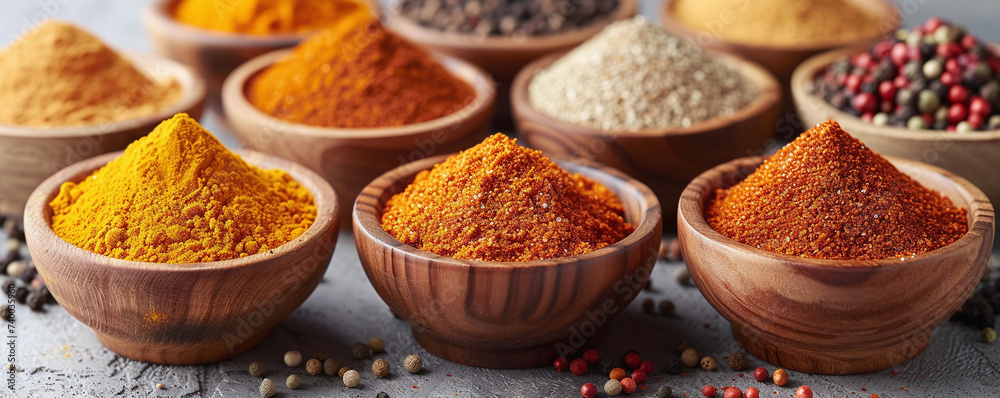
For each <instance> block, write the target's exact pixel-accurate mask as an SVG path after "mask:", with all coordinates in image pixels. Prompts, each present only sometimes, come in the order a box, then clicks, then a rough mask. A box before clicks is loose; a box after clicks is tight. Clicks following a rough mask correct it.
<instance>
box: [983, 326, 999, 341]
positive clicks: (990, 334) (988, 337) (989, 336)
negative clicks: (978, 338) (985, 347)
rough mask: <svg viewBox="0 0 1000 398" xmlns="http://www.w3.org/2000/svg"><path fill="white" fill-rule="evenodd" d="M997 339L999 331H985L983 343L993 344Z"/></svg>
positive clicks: (987, 329)
mask: <svg viewBox="0 0 1000 398" xmlns="http://www.w3.org/2000/svg"><path fill="white" fill-rule="evenodd" d="M996 339H997V331H996V330H994V329H993V328H986V329H983V341H984V342H986V343H987V344H992V343H993V342H994V341H996Z"/></svg>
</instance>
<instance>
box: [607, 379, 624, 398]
mask: <svg viewBox="0 0 1000 398" xmlns="http://www.w3.org/2000/svg"><path fill="white" fill-rule="evenodd" d="M604 392H605V393H606V394H608V395H610V396H612V397H614V396H616V395H618V394H621V393H622V383H621V382H619V381H618V380H615V379H611V380H608V381H607V382H606V383H604Z"/></svg>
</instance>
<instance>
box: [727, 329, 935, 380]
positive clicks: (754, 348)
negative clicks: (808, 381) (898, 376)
mask: <svg viewBox="0 0 1000 398" xmlns="http://www.w3.org/2000/svg"><path fill="white" fill-rule="evenodd" d="M731 329H732V331H733V338H734V339H736V342H737V343H739V344H740V346H742V347H743V348H744V349H746V350H747V352H748V353H750V354H751V355H753V356H755V357H757V358H760V359H762V360H764V361H767V362H769V363H771V364H772V365H775V366H780V367H783V368H786V369H789V370H794V371H799V372H806V373H817V374H828V375H849V374H859V373H870V372H877V371H880V370H885V369H889V368H891V367H893V366H896V365H898V364H900V363H903V362H906V361H908V360H910V359H913V357H916V356H917V355H918V354H920V353H921V352H923V351H924V349H925V348H927V345H928V344H929V343H930V339H931V331H930V330H926V331H922V332H919V333H917V334H915V335H913V336H912V337H911V338H908V339H906V340H903V341H902V342H897V343H895V344H885V345H860V344H859V345H854V346H851V347H850V348H849V349H846V350H841V351H836V352H832V351H826V352H823V351H822V349H821V348H816V347H813V348H803V347H800V346H797V345H793V344H791V343H792V342H791V341H788V340H784V339H781V338H774V339H770V338H767V337H763V335H762V333H760V332H759V331H756V330H751V329H749V328H746V327H743V328H740V327H737V326H736V325H731Z"/></svg>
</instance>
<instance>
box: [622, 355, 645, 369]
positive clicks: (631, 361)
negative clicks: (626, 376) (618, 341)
mask: <svg viewBox="0 0 1000 398" xmlns="http://www.w3.org/2000/svg"><path fill="white" fill-rule="evenodd" d="M640 362H642V358H639V354H637V353H634V352H630V353H628V354H626V355H625V366H628V367H629V369H636V368H638V367H639V363H640Z"/></svg>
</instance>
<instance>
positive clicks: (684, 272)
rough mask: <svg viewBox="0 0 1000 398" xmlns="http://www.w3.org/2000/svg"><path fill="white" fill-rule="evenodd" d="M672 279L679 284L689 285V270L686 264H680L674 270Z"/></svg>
mask: <svg viewBox="0 0 1000 398" xmlns="http://www.w3.org/2000/svg"><path fill="white" fill-rule="evenodd" d="M674 280H675V281H677V283H678V284H680V285H681V286H691V272H689V271H688V269H687V266H684V265H681V266H680V267H677V269H676V270H674Z"/></svg>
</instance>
